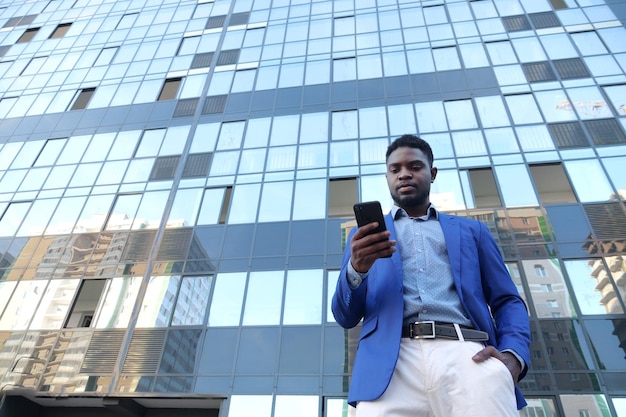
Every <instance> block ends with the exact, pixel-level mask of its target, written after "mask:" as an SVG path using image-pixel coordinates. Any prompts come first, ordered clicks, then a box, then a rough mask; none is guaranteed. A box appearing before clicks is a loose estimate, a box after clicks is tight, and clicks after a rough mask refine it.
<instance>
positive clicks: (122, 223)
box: [105, 194, 141, 230]
mask: <svg viewBox="0 0 626 417" xmlns="http://www.w3.org/2000/svg"><path fill="white" fill-rule="evenodd" d="M140 201H141V194H132V195H120V196H118V197H117V201H116V202H115V206H113V209H112V210H111V214H110V215H109V219H108V221H107V224H106V227H105V230H129V229H130V227H131V225H132V224H133V221H134V220H135V213H136V212H137V207H139V202H140Z"/></svg>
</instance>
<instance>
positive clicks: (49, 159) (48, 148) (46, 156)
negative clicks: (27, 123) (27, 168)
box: [33, 139, 67, 166]
mask: <svg viewBox="0 0 626 417" xmlns="http://www.w3.org/2000/svg"><path fill="white" fill-rule="evenodd" d="M66 142H67V139H52V140H48V141H46V144H45V146H44V148H43V149H42V150H41V153H40V154H39V155H38V156H37V160H36V161H35V163H34V164H33V166H47V165H53V164H54V162H55V161H56V159H57V157H58V156H59V154H60V153H61V150H62V149H63V146H64V145H65V143H66Z"/></svg>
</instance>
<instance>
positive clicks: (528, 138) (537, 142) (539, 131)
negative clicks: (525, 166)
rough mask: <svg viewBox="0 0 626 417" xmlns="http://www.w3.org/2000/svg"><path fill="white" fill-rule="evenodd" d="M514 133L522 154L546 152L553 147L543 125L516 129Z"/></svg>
mask: <svg viewBox="0 0 626 417" xmlns="http://www.w3.org/2000/svg"><path fill="white" fill-rule="evenodd" d="M515 132H516V133H517V137H518V139H519V143H520V145H521V146H522V149H523V150H524V152H532V151H548V150H553V149H554V147H555V146H554V141H553V140H552V136H550V132H548V128H547V127H546V126H545V125H542V126H526V127H516V128H515Z"/></svg>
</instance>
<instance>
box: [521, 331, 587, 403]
mask: <svg viewBox="0 0 626 417" xmlns="http://www.w3.org/2000/svg"><path fill="white" fill-rule="evenodd" d="M539 323H540V326H541V328H540V332H541V339H542V341H543V344H544V345H545V348H546V350H547V353H548V356H546V357H543V356H541V355H533V358H532V368H533V369H537V370H540V369H553V370H556V371H566V372H573V371H587V370H593V369H595V368H596V366H595V362H594V360H593V358H594V356H595V355H594V352H592V350H591V349H590V347H589V346H588V345H587V343H586V340H587V339H586V338H585V336H584V334H583V331H582V328H581V326H580V324H579V323H578V322H577V321H572V320H541V321H540V322H539ZM540 346H541V343H540V341H539V340H533V342H532V343H531V351H535V350H539V349H541V347H540ZM581 375H582V374H581ZM588 375H590V374H588ZM566 389H569V390H576V391H579V390H588V389H595V385H594V383H593V381H592V380H591V379H589V378H579V379H576V380H572V381H571V383H570V384H569V386H567V388H566Z"/></svg>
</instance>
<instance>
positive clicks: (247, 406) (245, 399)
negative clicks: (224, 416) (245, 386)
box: [228, 395, 272, 417]
mask: <svg viewBox="0 0 626 417" xmlns="http://www.w3.org/2000/svg"><path fill="white" fill-rule="evenodd" d="M228 416H229V417H249V416H255V417H271V416H272V396H271V395H233V396H232V397H230V405H229V409H228Z"/></svg>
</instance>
